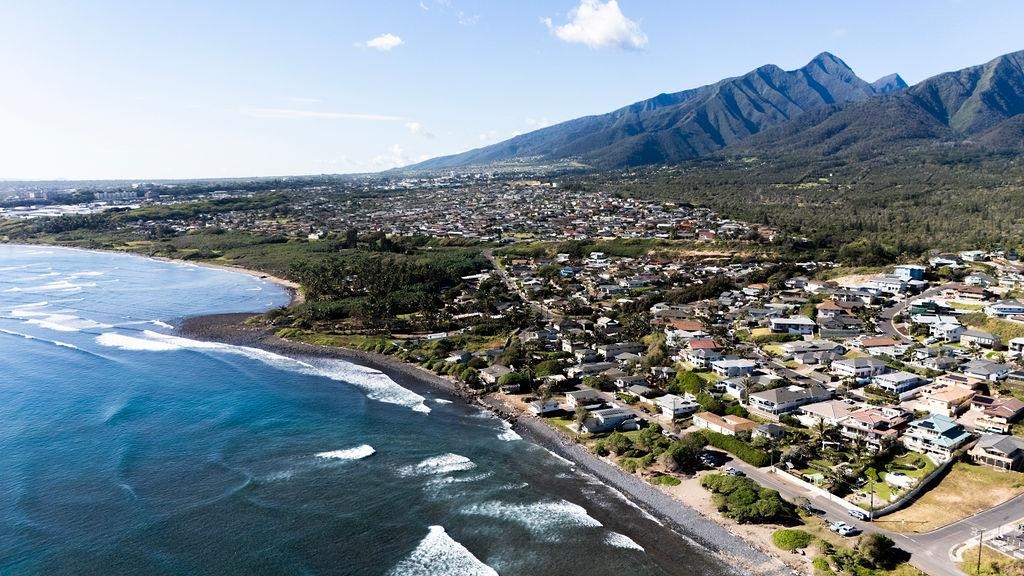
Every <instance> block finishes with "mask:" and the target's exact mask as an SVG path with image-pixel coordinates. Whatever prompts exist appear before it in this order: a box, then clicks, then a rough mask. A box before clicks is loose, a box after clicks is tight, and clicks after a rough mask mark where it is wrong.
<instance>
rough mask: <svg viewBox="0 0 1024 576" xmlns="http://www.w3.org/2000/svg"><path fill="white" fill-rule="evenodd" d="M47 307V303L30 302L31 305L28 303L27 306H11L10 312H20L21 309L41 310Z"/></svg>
mask: <svg viewBox="0 0 1024 576" xmlns="http://www.w3.org/2000/svg"><path fill="white" fill-rule="evenodd" d="M49 305H50V303H49V302H47V301H45V300H43V301H42V302H32V303H29V304H18V305H17V306H13V307H12V310H21V309H22V308H41V307H43V306H49Z"/></svg>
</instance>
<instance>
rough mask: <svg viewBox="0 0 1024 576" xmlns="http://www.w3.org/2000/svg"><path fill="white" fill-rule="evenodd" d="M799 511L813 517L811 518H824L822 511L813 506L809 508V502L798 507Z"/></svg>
mask: <svg viewBox="0 0 1024 576" xmlns="http://www.w3.org/2000/svg"><path fill="white" fill-rule="evenodd" d="M800 509H801V510H803V511H804V512H807V513H808V514H811V515H813V516H824V515H825V511H824V510H822V509H821V508H815V507H814V506H811V504H810V502H807V503H804V504H801V505H800Z"/></svg>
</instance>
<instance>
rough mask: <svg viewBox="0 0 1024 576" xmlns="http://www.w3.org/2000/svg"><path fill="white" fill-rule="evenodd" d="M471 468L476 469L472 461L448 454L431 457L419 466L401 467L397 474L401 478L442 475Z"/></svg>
mask: <svg viewBox="0 0 1024 576" xmlns="http://www.w3.org/2000/svg"><path fill="white" fill-rule="evenodd" d="M473 468H476V464H475V463H474V462H473V461H472V460H470V459H469V458H466V457H465V456H461V455H459V454H452V453H450V452H449V453H448V454H442V455H440V456H432V457H430V458H427V459H425V460H423V461H422V462H420V463H419V464H413V465H409V466H403V467H401V468H399V469H398V474H399V475H401V476H427V475H442V474H450V473H452V472H461V471H464V470H472V469H473Z"/></svg>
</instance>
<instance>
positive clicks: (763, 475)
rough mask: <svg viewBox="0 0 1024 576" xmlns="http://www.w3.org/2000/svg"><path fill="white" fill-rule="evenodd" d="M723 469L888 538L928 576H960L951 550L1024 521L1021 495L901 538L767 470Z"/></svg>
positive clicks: (831, 518)
mask: <svg viewBox="0 0 1024 576" xmlns="http://www.w3.org/2000/svg"><path fill="white" fill-rule="evenodd" d="M727 465H728V466H732V467H734V468H736V469H738V470H742V471H743V472H744V473H745V474H747V476H749V477H750V478H751V479H753V480H755V481H756V482H758V483H759V484H761V485H762V486H766V487H768V488H772V489H774V490H778V491H779V493H780V494H782V496H783V497H785V498H786V499H787V500H791V501H792V500H794V499H795V498H806V499H807V500H808V501H809V502H810V503H811V505H812V506H814V507H815V508H819V509H821V510H824V511H825V518H826V519H827V521H828V522H834V521H837V520H841V521H843V522H846V523H847V524H850V525H852V526H856V527H857V528H860V529H861V530H862V531H864V532H880V533H882V534H885V535H886V536H889V537H890V538H892V539H893V541H894V542H896V545H897V546H899V547H900V548H901V549H903V550H905V551H907V552H909V553H910V554H911V558H910V563H911V564H913V565H914V566H916V567H917V568H919V569H920V570H922V571H924V572H925V573H927V574H929V576H963V574H964V572H962V571H961V570H960V569H959V568H957V567H956V565H955V564H954V563H953V561H952V559H951V558H950V552H951V550H952V549H953V548H954V547H955V546H958V545H960V544H962V543H964V542H966V541H967V540H970V539H971V538H973V537H975V533H976V531H977V530H978V529H981V530H985V531H991V530H995V529H996V528H999V527H1000V526H1004V525H1006V524H1010V523H1014V522H1017V521H1018V520H1020V519H1022V518H1024V495H1020V496H1017V497H1016V498H1013V499H1012V500H1009V501H1007V502H1004V503H1003V504H1000V505H998V506H995V507H993V508H990V509H988V510H985V511H984V512H980V513H979V514H976V515H974V516H971V517H969V518H965V519H963V520H960V521H958V522H954V523H952V524H949V525H947V526H945V527H943V528H939V529H938V530H934V531H932V532H925V533H921V534H902V533H900V532H894V531H892V530H889V529H887V525H888V526H891V525H892V524H893V522H891V521H890V522H888V524H887V522H886V520H885V519H884V518H881V519H879V520H877V521H875V522H864V521H862V520H857V519H856V518H854V517H852V516H850V514H849V508H848V507H847V506H844V505H843V504H840V503H838V500H839V499H838V498H836V497H832V498H827V497H825V496H822V495H820V494H819V493H817V492H814V491H811V490H808V489H807V488H803V487H801V486H799V485H797V484H793V483H791V482H787V481H785V480H782V479H780V478H778V477H776V475H775V474H774V473H772V472H771V471H770V470H771V469H770V468H754V467H753V466H751V465H749V464H747V463H745V462H743V461H740V460H738V459H736V458H733V459H732V460H730V461H729V462H728V464H727Z"/></svg>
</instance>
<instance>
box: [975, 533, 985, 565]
mask: <svg viewBox="0 0 1024 576" xmlns="http://www.w3.org/2000/svg"><path fill="white" fill-rule="evenodd" d="M984 542H985V530H984V529H983V528H978V567H977V568H975V570H974V573H975V574H978V575H980V574H981V547H982V544H983V543H984Z"/></svg>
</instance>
